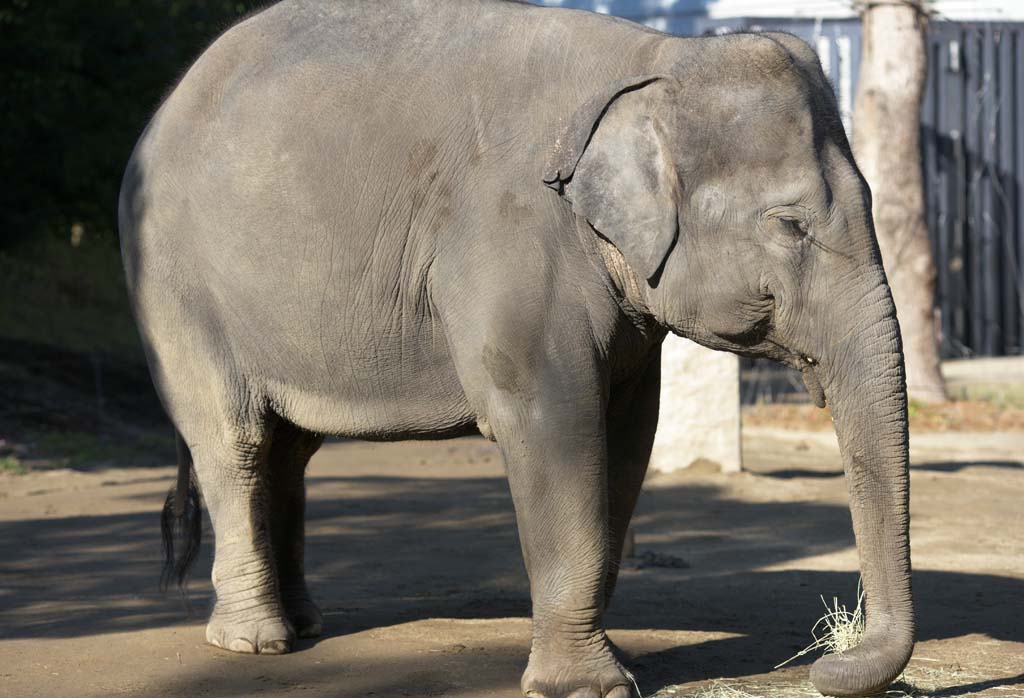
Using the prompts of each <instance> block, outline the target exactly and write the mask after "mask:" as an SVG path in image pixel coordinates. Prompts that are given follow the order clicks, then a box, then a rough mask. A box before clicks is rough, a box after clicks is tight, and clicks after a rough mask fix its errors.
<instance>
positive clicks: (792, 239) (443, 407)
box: [118, 0, 914, 698]
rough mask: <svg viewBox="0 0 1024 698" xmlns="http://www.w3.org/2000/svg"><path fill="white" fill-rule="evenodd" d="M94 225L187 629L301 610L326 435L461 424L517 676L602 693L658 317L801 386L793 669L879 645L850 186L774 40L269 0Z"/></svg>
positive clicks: (282, 645) (895, 354) (622, 691)
mask: <svg viewBox="0 0 1024 698" xmlns="http://www.w3.org/2000/svg"><path fill="white" fill-rule="evenodd" d="M118 216H119V230H120V240H121V250H122V256H123V260H124V267H125V273H126V279H127V287H128V290H129V295H130V297H131V304H132V307H133V312H134V316H135V319H136V323H137V326H138V329H139V333H140V337H141V340H142V343H143V346H144V349H145V352H146V357H147V361H148V365H149V367H150V371H151V374H152V377H153V381H154V384H155V386H156V389H157V393H158V395H159V397H160V399H161V402H162V404H163V406H164V409H165V410H166V412H167V414H168V416H169V418H170V420H171V422H172V423H173V425H174V428H175V430H176V434H177V438H178V443H179V459H178V461H179V476H178V482H177V486H176V487H175V488H174V489H173V490H172V492H171V494H169V495H168V501H167V503H166V504H165V508H164V518H163V522H164V529H165V545H166V546H167V547H168V548H169V549H168V550H167V553H168V565H169V568H168V570H167V572H168V575H169V577H177V578H178V580H179V582H180V581H181V579H182V578H183V577H184V575H186V574H187V570H188V564H189V562H190V561H191V559H192V558H194V557H195V549H196V546H197V544H198V533H199V524H198V521H199V518H198V517H199V513H198V511H199V510H198V506H199V501H198V493H199V492H201V493H202V499H203V502H204V504H205V506H206V507H207V510H208V512H209V516H210V520H211V522H212V526H213V529H214V539H215V541H214V544H215V550H214V563H213V572H212V580H213V584H214V588H215V592H216V594H215V604H214V606H213V609H212V612H211V616H210V619H209V623H208V625H207V628H206V638H207V640H208V642H210V643H212V644H213V645H216V646H218V647H221V648H224V649H227V650H232V651H235V652H245V653H257V654H276V653H283V652H288V651H289V650H290V649H292V647H293V644H294V642H295V639H296V637H310V636H316V635H318V634H319V633H320V631H321V629H322V622H323V621H322V616H321V613H320V611H319V610H318V609H317V607H316V604H315V603H314V601H313V600H312V598H311V595H310V592H309V589H308V586H307V584H306V580H305V576H304V560H303V536H304V520H303V519H304V508H305V489H304V473H305V469H306V464H307V462H308V461H309V459H310V457H311V456H312V455H313V453H314V452H315V451H316V450H317V448H318V447H319V446H320V444H321V442H322V440H323V439H324V437H325V435H336V436H343V437H348V438H354V439H366V440H377V441H394V440H403V439H443V438H449V437H455V436H461V435H468V434H477V433H480V434H482V435H483V436H485V437H486V438H489V439H491V440H493V441H495V442H496V443H497V445H498V447H499V448H500V451H501V454H502V457H503V460H504V465H505V471H506V473H507V477H508V482H509V487H510V491H511V495H512V499H513V504H514V509H515V516H516V522H517V526H518V531H519V537H520V543H521V548H522V554H523V559H524V562H525V567H526V571H527V574H528V577H529V587H530V595H531V604H532V619H533V621H532V622H533V633H532V647H531V652H530V655H529V660H528V662H527V665H526V667H525V671H524V673H523V676H522V681H521V689H522V692H523V694H524V695H525V696H527V697H529V698H566V697H569V696H571V697H572V698H627V697H628V696H631V695H634V688H633V681H632V676H631V674H630V673H629V672H628V670H627V669H626V668H625V667H624V666H623V665H622V664H621V663H620V661H619V659H618V658H617V656H616V653H615V650H614V648H613V647H612V646H611V644H610V643H609V641H608V639H607V637H606V634H605V630H604V628H603V624H602V617H603V614H604V612H605V609H606V607H607V606H608V604H609V602H610V600H611V598H612V593H613V590H614V588H615V584H616V576H617V570H618V566H619V559H620V555H621V552H622V547H623V539H624V537H625V534H626V530H627V526H628V524H629V521H630V517H631V516H632V513H633V509H634V505H635V503H636V500H637V496H638V493H639V492H640V488H641V484H642V482H643V480H644V475H645V469H646V467H647V461H648V457H649V454H650V451H651V444H652V441H653V438H654V433H655V429H656V425H657V419H658V398H659V372H660V346H661V342H662V340H663V339H664V338H665V336H666V335H667V333H669V332H673V333H675V334H678V335H680V336H683V337H686V338H689V339H691V340H694V341H696V342H698V343H700V344H702V345H704V346H706V347H709V348H711V349H716V350H722V351H727V352H733V353H735V354H739V355H741V356H746V357H765V358H769V359H773V360H775V361H778V362H781V363H783V364H786V365H788V366H791V367H793V368H796V369H799V370H800V371H801V372H802V374H803V376H804V379H805V383H806V384H807V387H808V390H809V392H810V393H811V395H812V396H813V398H814V400H815V402H816V403H817V404H818V405H819V406H824V404H825V402H826V400H827V401H828V402H829V403H830V404H831V406H832V410H833V416H834V421H835V429H836V432H837V435H838V439H839V443H840V447H841V450H842V454H843V462H844V467H845V471H846V474H847V481H848V485H849V493H850V508H851V512H852V520H853V527H854V533H855V536H856V541H857V547H858V551H859V556H860V561H861V562H860V564H861V574H862V578H863V586H864V590H865V594H866V601H865V604H866V614H867V626H866V631H865V634H864V639H863V642H861V644H860V645H859V646H857V647H856V648H854V649H851V650H849V651H847V652H844V653H842V654H839V655H829V656H825V657H822V658H820V659H818V660H817V662H816V663H815V664H814V665H813V667H812V669H811V679H812V681H813V683H814V685H815V686H816V687H817V688H818V689H819V690H820V691H821V692H822V693H825V694H828V695H834V696H853V695H862V694H867V693H871V692H873V691H876V690H879V689H881V688H883V687H885V686H887V685H888V684H889V683H890V682H892V681H893V680H894V679H895V678H896V677H897V676H898V675H899V674H900V672H901V670H902V669H903V667H904V666H905V665H906V663H907V662H908V660H909V657H910V655H911V651H912V649H913V644H914V611H913V599H912V593H911V584H910V573H911V570H910V552H909V532H908V531H909V515H908V497H909V480H908V451H907V448H908V446H907V444H908V436H907V398H906V380H905V372H904V362H903V352H902V345H901V338H900V332H899V325H898V322H897V318H896V311H895V307H894V305H893V300H892V294H891V292H890V289H889V286H888V284H887V281H886V275H885V272H884V269H883V266H882V260H881V257H880V254H879V248H878V244H877V240H876V237H875V232H874V228H873V221H872V216H871V194H870V191H869V188H868V186H867V184H866V182H865V180H864V178H863V177H862V175H861V174H860V172H859V170H858V168H857V165H856V163H855V161H854V158H853V155H852V152H851V149H850V145H849V143H848V141H847V138H846V135H845V133H844V130H843V126H842V122H841V119H840V117H839V111H838V108H837V105H836V101H835V97H834V95H833V94H832V91H831V89H830V87H829V84H828V82H827V80H826V78H825V76H824V74H823V73H822V69H821V65H820V63H819V61H818V59H817V57H816V55H815V53H814V51H813V50H812V49H811V48H810V47H809V46H808V45H807V44H806V43H804V42H803V41H801V40H800V39H798V38H796V37H794V36H791V35H788V34H785V33H736V34H729V35H725V36H709V37H701V38H684V37H677V36H672V35H668V34H665V33H661V32H658V31H654V30H652V29H648V28H646V27H643V26H640V25H637V24H634V23H631V22H628V21H625V20H622V19H617V18H612V17H608V16H604V15H600V14H595V13H590V12H584V11H579V10H572V9H565V8H554V7H539V6H535V5H531V4H528V3H524V2H515V1H507V0H429V1H428V0H378V1H376V2H373V3H361V2H348V1H342V0H284V1H283V2H280V3H278V4H275V5H272V6H270V7H269V8H267V9H265V10H263V11H261V12H259V13H257V14H255V15H253V16H250V17H248V18H246V19H244V20H242V21H241V22H240V23H239V24H237V25H235V26H234V27H232V28H230V29H229V30H228V31H227V32H226V33H224V34H223V35H222V36H220V37H219V38H218V39H217V40H216V41H215V42H214V43H213V44H212V45H211V46H210V47H209V48H208V49H207V50H206V51H205V52H204V53H203V54H202V55H201V57H200V58H199V59H198V60H197V62H196V63H195V64H193V65H192V67H191V68H190V69H189V70H188V71H187V73H186V74H185V75H184V77H183V78H182V79H181V80H180V82H179V83H178V84H177V86H176V87H175V88H174V89H173V91H172V92H171V93H170V94H169V96H168V97H167V98H166V99H165V101H164V102H163V103H162V105H161V106H160V107H159V109H158V110H157V111H156V113H155V115H154V116H153V117H152V120H151V121H150V123H149V124H148V126H147V127H146V128H145V130H144V132H143V134H142V135H141V137H140V139H139V141H138V142H137V144H136V146H135V149H134V151H133V153H132V155H131V158H130V160H129V162H128V166H127V171H126V173H125V176H124V179H123V183H122V188H121V193H120V197H119V202H118ZM182 545H184V546H185V548H184V550H182V548H181V546H182Z"/></svg>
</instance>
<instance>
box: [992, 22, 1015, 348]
mask: <svg viewBox="0 0 1024 698" xmlns="http://www.w3.org/2000/svg"><path fill="white" fill-rule="evenodd" d="M1000 33H1001V36H1000V41H999V60H998V68H999V89H998V94H997V96H998V102H997V108H998V109H999V116H998V121H999V125H998V128H999V131H998V134H999V143H998V145H999V154H998V167H997V169H996V171H995V177H994V183H995V185H996V186H995V207H996V214H997V218H996V220H997V221H998V224H999V238H1000V241H999V248H998V249H997V259H998V260H1000V262H1001V267H1002V268H1001V269H1000V270H999V272H1000V273H999V280H1000V287H1001V288H1000V295H1001V299H1000V305H1001V306H1002V312H1001V313H1000V316H999V317H1000V322H1001V324H1002V329H1003V332H1002V346H1001V347H1000V351H999V353H1000V354H1001V355H1007V354H1010V353H1012V352H1013V350H1014V349H1015V348H1016V346H1017V331H1018V325H1019V323H1018V322H1017V318H1018V315H1019V305H1018V299H1017V292H1016V289H1015V286H1016V284H1015V283H1014V281H1015V277H1016V271H1017V259H1018V257H1017V245H1016V242H1017V240H1016V237H1017V236H1016V232H1017V219H1016V211H1015V208H1016V201H1015V199H1016V194H1017V192H1016V191H1015V187H1014V178H1013V141H1014V126H1015V122H1014V113H1013V112H1014V104H1013V80H1014V72H1015V70H1014V68H1015V66H1014V64H1013V49H1014V40H1015V39H1016V36H1015V32H1013V31H1011V30H1010V29H1009V28H1008V27H1007V28H1005V29H1003V30H1001V32H1000Z"/></svg>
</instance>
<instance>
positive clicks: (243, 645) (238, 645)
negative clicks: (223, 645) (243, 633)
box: [228, 637, 256, 654]
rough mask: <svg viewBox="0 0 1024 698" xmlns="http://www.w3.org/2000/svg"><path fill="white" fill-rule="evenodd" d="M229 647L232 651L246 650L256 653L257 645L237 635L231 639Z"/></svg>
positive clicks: (247, 652) (245, 651)
mask: <svg viewBox="0 0 1024 698" xmlns="http://www.w3.org/2000/svg"><path fill="white" fill-rule="evenodd" d="M228 649H229V650H231V651H232V652H244V653H246V654H255V653H256V647H255V645H253V644H252V643H251V642H249V641H248V640H246V639H245V638H242V637H237V638H235V639H234V640H232V641H231V644H230V645H228Z"/></svg>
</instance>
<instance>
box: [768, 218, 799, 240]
mask: <svg viewBox="0 0 1024 698" xmlns="http://www.w3.org/2000/svg"><path fill="white" fill-rule="evenodd" d="M775 220H777V221H778V222H779V224H780V225H781V226H782V229H783V230H784V231H785V232H787V233H788V234H790V235H792V236H793V237H798V238H802V237H806V236H807V226H806V225H805V224H804V222H803V221H802V220H800V219H798V218H789V217H788V216H779V217H778V218H776V219H775Z"/></svg>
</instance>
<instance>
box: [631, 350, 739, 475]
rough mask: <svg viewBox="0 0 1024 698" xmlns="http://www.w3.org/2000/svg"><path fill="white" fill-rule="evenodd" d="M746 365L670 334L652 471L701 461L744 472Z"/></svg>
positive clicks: (664, 353)
mask: <svg viewBox="0 0 1024 698" xmlns="http://www.w3.org/2000/svg"><path fill="white" fill-rule="evenodd" d="M739 380H740V365H739V358H738V357H737V356H735V355H733V354H727V353H725V352H720V351H712V350H710V349H705V348H704V347H702V346H700V345H699V344H694V343H693V342H691V341H689V340H686V339H682V338H680V337H676V336H674V335H669V337H667V338H666V339H665V344H664V346H663V347H662V350H661V414H660V417H659V418H658V434H657V436H656V437H655V439H654V452H653V453H652V454H651V468H652V469H654V470H656V471H660V472H671V471H673V470H678V469H679V468H685V467H687V466H688V465H690V464H692V463H693V462H694V461H696V460H698V459H705V460H709V461H714V462H715V463H718V464H719V465H720V466H721V467H722V470H723V471H725V472H738V471H739V470H740V469H741V466H742V463H741V451H740V386H739Z"/></svg>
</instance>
